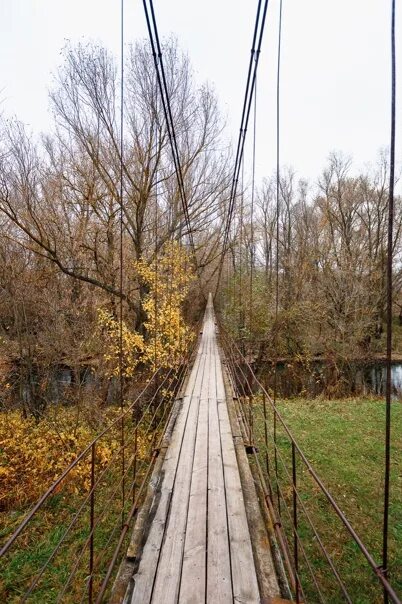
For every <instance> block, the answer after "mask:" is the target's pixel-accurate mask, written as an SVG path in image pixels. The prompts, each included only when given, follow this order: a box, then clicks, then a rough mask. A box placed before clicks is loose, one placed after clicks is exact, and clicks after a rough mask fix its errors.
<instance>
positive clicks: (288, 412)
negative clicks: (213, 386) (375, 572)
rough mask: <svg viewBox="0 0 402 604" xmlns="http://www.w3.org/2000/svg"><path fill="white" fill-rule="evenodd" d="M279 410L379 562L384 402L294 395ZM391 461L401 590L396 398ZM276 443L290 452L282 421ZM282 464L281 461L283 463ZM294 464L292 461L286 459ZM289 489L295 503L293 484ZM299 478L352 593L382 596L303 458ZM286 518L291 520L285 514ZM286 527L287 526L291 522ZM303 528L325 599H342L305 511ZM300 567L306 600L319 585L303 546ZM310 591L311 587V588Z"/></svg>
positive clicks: (361, 603) (392, 542) (401, 459)
mask: <svg viewBox="0 0 402 604" xmlns="http://www.w3.org/2000/svg"><path fill="white" fill-rule="evenodd" d="M279 408H280V410H281V414H282V415H283V418H284V419H285V421H286V423H287V424H288V426H289V427H290V429H291V431H292V432H293V435H294V437H295V438H296V440H297V442H298V443H299V444H300V446H301V448H302V449H303V451H304V452H305V454H306V457H307V458H308V460H309V461H310V462H311V463H312V464H313V466H314V468H315V469H316V470H317V472H318V474H319V475H320V477H321V478H322V479H323V481H324V483H325V485H326V486H327V487H328V488H329V490H330V491H331V493H332V494H333V495H334V497H335V499H336V501H337V502H338V504H339V506H340V507H341V509H342V511H343V512H344V513H345V514H346V516H347V518H348V519H349V520H350V521H351V523H352V525H353V527H354V528H355V529H356V530H357V532H358V534H359V535H360V537H361V538H362V540H363V541H364V543H365V544H366V545H367V547H368V549H369V550H370V552H371V553H372V554H373V556H374V558H375V560H376V561H378V563H380V562H381V543H382V515H383V495H382V491H383V482H384V421H385V415H384V402H383V400H375V399H368V398H357V399H352V398H350V399H344V400H331V401H328V400H321V399H316V400H306V399H293V400H286V401H282V402H279ZM392 425H393V427H392V453H391V454H392V469H391V503H390V531H389V552H390V563H389V571H390V577H391V583H392V585H393V586H394V588H395V589H396V591H397V592H398V593H399V594H401V593H402V430H401V427H402V404H401V403H400V402H395V403H393V405H392ZM278 444H279V449H280V452H281V454H282V456H283V459H284V460H285V461H286V460H290V453H291V448H290V445H289V441H288V439H287V438H286V436H285V433H284V431H283V429H278ZM280 465H281V464H279V468H280ZM289 467H290V465H289ZM279 472H280V475H281V477H282V480H283V484H284V485H285V486H284V491H285V497H286V493H287V497H288V501H289V504H291V496H290V495H291V488H290V485H289V484H288V483H287V484H286V476H285V472H284V471H283V469H281V468H280V469H279ZM298 481H299V487H300V492H301V497H302V500H303V502H304V504H305V506H306V508H307V509H308V511H309V512H310V514H311V516H312V518H313V520H314V522H315V524H316V526H317V528H318V529H319V533H320V536H321V537H322V539H323V542H324V543H325V546H326V547H327V548H328V551H329V552H330V554H331V556H332V558H333V560H334V562H335V563H336V565H337V567H338V569H339V572H340V575H341V576H342V579H343V580H344V581H345V584H346V586H347V587H348V590H349V593H350V595H351V596H352V601H353V602H356V603H358V604H374V603H375V602H380V601H382V596H381V590H380V589H378V587H377V583H376V581H375V580H373V579H372V577H371V574H370V573H369V572H367V570H366V563H365V561H364V559H363V557H362V556H361V554H360V553H359V551H358V549H357V547H356V545H355V544H354V543H353V542H352V541H351V540H350V539H349V538H348V535H347V533H346V531H345V530H344V529H343V528H342V525H341V523H340V521H339V519H338V518H337V517H336V515H335V514H334V513H333V512H332V511H331V510H330V508H329V505H328V503H327V501H326V498H325V497H324V496H323V495H322V494H321V493H320V491H319V490H318V489H317V487H316V486H315V485H314V484H313V483H312V481H311V479H310V477H309V476H308V474H307V473H306V472H305V471H303V470H302V466H301V464H300V463H299V462H298ZM284 524H285V526H286V525H288V527H289V523H288V522H287V521H286V519H285V521H284ZM288 530H289V529H288ZM299 534H300V536H301V541H302V544H303V546H304V548H305V553H306V555H307V557H308V558H309V560H310V563H311V566H312V569H313V571H314V573H315V575H316V580H317V582H318V583H319V587H320V588H321V589H322V592H323V595H326V596H327V597H326V601H330V602H331V603H332V604H335V603H336V602H342V601H344V600H343V599H342V596H341V595H340V593H339V586H337V584H336V582H334V580H333V578H332V577H331V573H330V572H328V565H327V563H326V562H325V561H324V558H323V556H322V553H321V551H320V548H319V547H318V545H317V540H316V538H315V536H314V534H313V533H312V531H311V528H310V527H309V524H308V522H307V521H306V520H305V519H303V517H302V516H300V527H299ZM300 560H301V568H302V575H303V576H304V577H305V579H306V585H307V593H309V594H310V599H309V601H319V599H317V600H314V597H312V598H311V594H312V593H313V592H314V591H315V590H316V589H317V587H316V586H314V585H313V583H312V581H313V580H312V579H310V578H309V575H310V572H309V569H308V566H307V563H306V562H305V560H304V554H303V553H300ZM307 593H306V595H307Z"/></svg>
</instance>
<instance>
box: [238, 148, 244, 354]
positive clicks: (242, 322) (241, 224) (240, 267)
mask: <svg viewBox="0 0 402 604" xmlns="http://www.w3.org/2000/svg"><path fill="white" fill-rule="evenodd" d="M243 222H244V158H243V159H242V163H241V197H240V220H239V226H240V232H239V299H238V304H239V329H238V333H239V340H240V348H241V350H242V352H243V353H244V349H243V344H244V342H243V328H244V312H243V244H244V241H243Z"/></svg>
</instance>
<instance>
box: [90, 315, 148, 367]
mask: <svg viewBox="0 0 402 604" xmlns="http://www.w3.org/2000/svg"><path fill="white" fill-rule="evenodd" d="M98 325H99V327H100V329H101V331H102V337H103V338H104V339H105V342H106V347H107V351H106V353H105V354H104V359H105V361H107V362H108V364H109V366H110V371H109V372H110V374H111V375H114V376H117V375H118V374H119V360H120V323H119V321H118V320H117V319H116V318H115V317H114V316H113V315H112V313H111V312H109V311H107V310H103V309H98ZM121 331H122V334H121V335H122V373H123V376H124V377H132V376H133V374H134V370H135V368H136V366H137V365H138V363H139V361H140V360H141V354H142V353H143V352H144V349H145V346H144V339H143V337H142V336H141V335H140V334H138V333H136V332H135V331H131V330H130V329H129V328H128V327H127V325H126V323H125V322H124V321H123V323H122V330H121Z"/></svg>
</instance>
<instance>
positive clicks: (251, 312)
mask: <svg viewBox="0 0 402 604" xmlns="http://www.w3.org/2000/svg"><path fill="white" fill-rule="evenodd" d="M256 139H257V76H256V79H255V92H254V123H253V160H252V173H251V207H250V292H249V313H250V314H249V337H250V338H251V340H252V339H253V333H252V324H253V276H254V262H255V254H254V196H255V148H256Z"/></svg>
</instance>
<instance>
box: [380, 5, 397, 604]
mask: <svg viewBox="0 0 402 604" xmlns="http://www.w3.org/2000/svg"><path fill="white" fill-rule="evenodd" d="M395 116H396V50H395V0H391V140H390V171H389V199H388V241H387V365H386V367H387V380H386V393H385V468H384V516H383V543H382V571H383V573H384V576H385V578H388V541H389V504H390V473H391V395H392V385H391V371H392V290H393V280H392V268H393V262H392V256H393V229H394V188H395V122H396V117H395ZM388 601H389V598H388V593H387V591H386V590H385V589H384V602H385V603H386V604H387V603H388Z"/></svg>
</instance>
